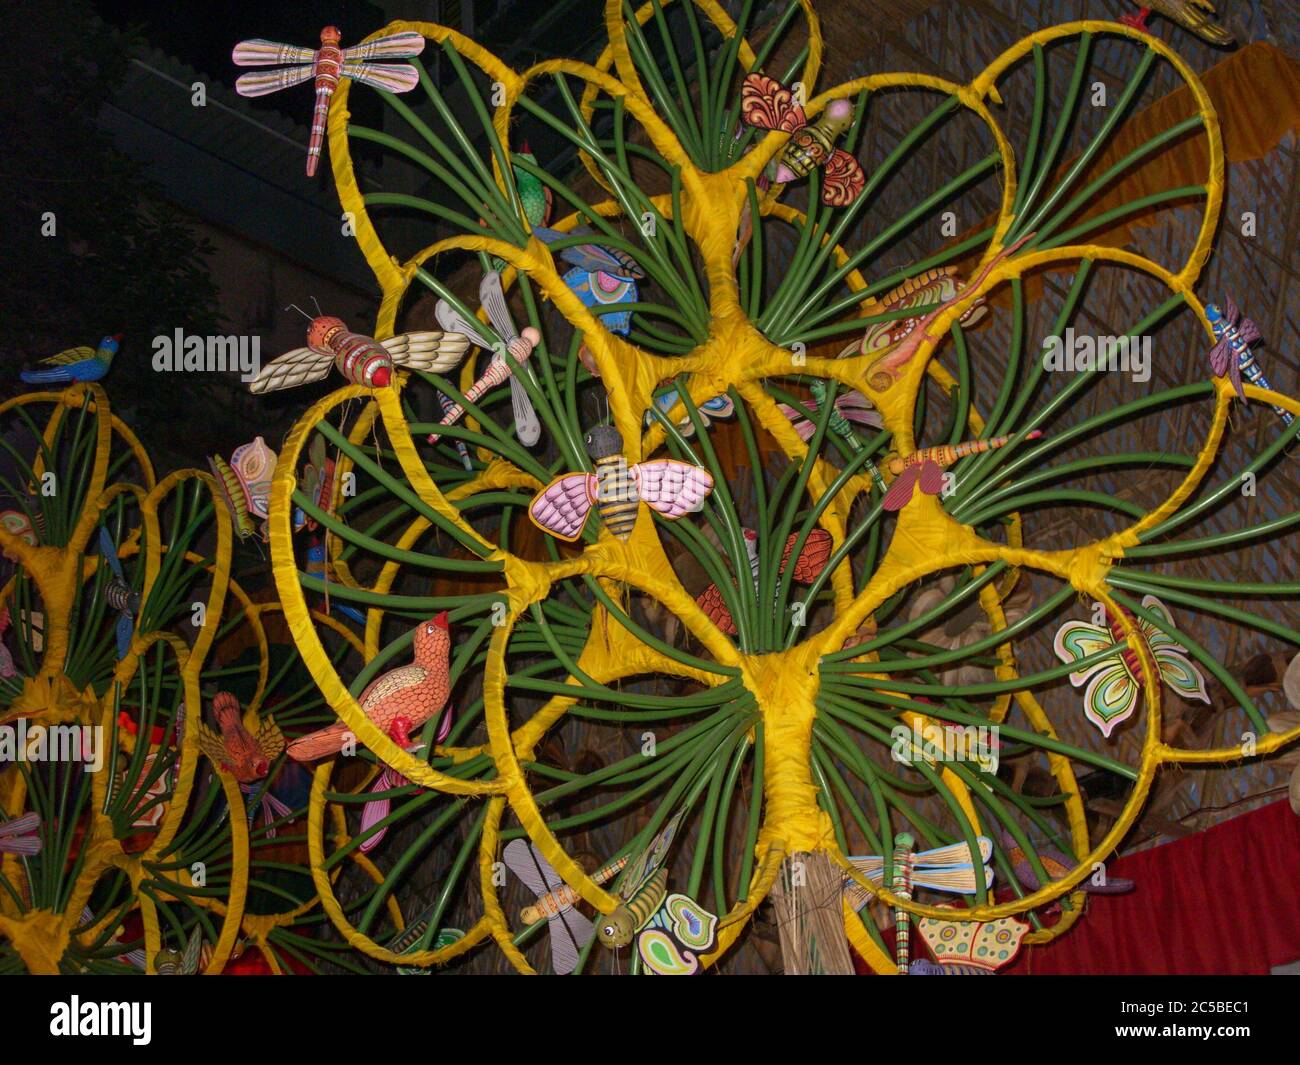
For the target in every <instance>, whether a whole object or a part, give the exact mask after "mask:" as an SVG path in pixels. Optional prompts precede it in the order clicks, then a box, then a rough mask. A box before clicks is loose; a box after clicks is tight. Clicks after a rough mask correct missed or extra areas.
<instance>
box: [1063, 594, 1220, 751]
mask: <svg viewBox="0 0 1300 1065" xmlns="http://www.w3.org/2000/svg"><path fill="white" fill-rule="evenodd" d="M1142 607H1143V609H1144V610H1146V611H1147V612H1148V613H1151V614H1154V615H1155V616H1156V617H1158V618H1159V619H1160V621H1161V624H1160V626H1159V627H1157V626H1155V625H1153V624H1151V622H1149V621H1147V620H1146V619H1145V618H1138V617H1134V616H1133V615H1132V614H1129V613H1128V611H1124V613H1125V614H1126V615H1127V616H1128V619H1129V621H1131V622H1132V623H1133V624H1134V625H1135V626H1136V627H1137V630H1138V632H1139V633H1141V635H1142V638H1143V639H1144V640H1145V641H1146V645H1147V648H1148V650H1150V652H1151V657H1152V658H1153V659H1154V660H1155V663H1156V667H1157V669H1159V671H1160V677H1161V679H1162V680H1163V681H1164V682H1165V683H1166V684H1168V685H1169V687H1170V688H1172V689H1173V690H1174V691H1176V692H1177V693H1178V694H1179V695H1181V696H1182V697H1183V698H1184V699H1200V700H1201V701H1202V702H1206V703H1208V702H1209V701H1210V696H1209V693H1208V692H1207V691H1206V690H1205V677H1204V676H1202V675H1201V671H1200V670H1199V669H1197V668H1196V666H1194V665H1193V664H1192V662H1191V660H1190V659H1189V658H1188V657H1187V656H1186V655H1185V654H1183V652H1182V648H1181V645H1179V644H1178V643H1177V642H1176V641H1175V640H1174V639H1173V637H1171V636H1169V635H1168V630H1171V629H1176V628H1177V627H1178V626H1177V625H1175V624H1174V619H1173V616H1172V615H1171V614H1170V613H1169V608H1168V607H1166V606H1165V604H1164V603H1162V602H1160V600H1159V599H1157V598H1156V597H1155V596H1154V595H1148V596H1144V597H1143V599H1142ZM1103 610H1104V608H1103ZM1104 613H1105V618H1106V624H1104V625H1095V624H1093V623H1092V622H1088V621H1067V622H1066V623H1065V624H1064V625H1062V626H1061V627H1060V629H1059V630H1057V633H1056V639H1055V640H1054V641H1053V644H1052V646H1053V649H1054V650H1055V651H1056V655H1057V657H1058V658H1059V659H1060V660H1061V661H1062V662H1078V661H1081V660H1083V659H1085V658H1088V657H1090V656H1091V655H1095V654H1097V653H1098V652H1100V651H1104V650H1105V649H1106V648H1108V647H1118V648H1120V653H1119V656H1118V657H1117V658H1107V659H1105V660H1103V661H1101V662H1097V663H1094V664H1093V665H1091V666H1088V667H1087V668H1086V669H1084V670H1082V671H1080V672H1077V673H1071V674H1070V683H1071V684H1073V685H1074V686H1075V687H1076V688H1080V687H1083V685H1085V684H1086V685H1087V688H1086V689H1085V690H1084V693H1083V713H1084V716H1085V717H1087V719H1088V720H1089V721H1091V722H1092V723H1093V724H1094V725H1096V726H1097V727H1098V728H1099V729H1101V734H1102V735H1103V736H1107V737H1109V736H1110V734H1111V732H1112V731H1113V730H1114V728H1115V726H1116V725H1118V724H1119V723H1120V722H1122V721H1127V720H1128V719H1129V718H1130V717H1132V716H1133V711H1134V710H1135V709H1136V708H1137V704H1138V697H1139V696H1140V695H1141V694H1142V667H1141V665H1140V664H1139V661H1138V655H1137V652H1136V651H1134V650H1133V649H1132V648H1131V647H1129V646H1128V645H1127V641H1126V640H1125V637H1124V631H1123V629H1121V628H1120V624H1119V621H1118V620H1117V619H1116V618H1114V617H1113V616H1112V615H1111V614H1110V612H1109V611H1104Z"/></svg>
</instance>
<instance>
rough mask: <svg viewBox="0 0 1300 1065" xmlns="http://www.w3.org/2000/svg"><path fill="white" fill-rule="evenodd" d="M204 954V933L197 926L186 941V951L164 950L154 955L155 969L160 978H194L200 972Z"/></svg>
mask: <svg viewBox="0 0 1300 1065" xmlns="http://www.w3.org/2000/svg"><path fill="white" fill-rule="evenodd" d="M202 953H203V933H202V930H201V929H200V928H199V927H198V926H197V925H196V926H195V928H194V930H193V931H192V932H190V938H189V939H187V940H186V941H185V951H184V953H182V952H181V951H179V950H171V949H164V950H160V951H159V952H158V953H157V954H155V955H154V959H153V967H154V971H155V972H157V974H158V975H159V976H193V975H194V974H195V973H197V972H198V971H199V963H200V960H201V955H202Z"/></svg>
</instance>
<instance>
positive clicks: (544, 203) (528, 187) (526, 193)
mask: <svg viewBox="0 0 1300 1065" xmlns="http://www.w3.org/2000/svg"><path fill="white" fill-rule="evenodd" d="M514 158H515V159H522V160H523V161H524V162H526V163H531V164H532V165H533V166H536V165H537V157H536V156H535V155H533V153H532V152H531V151H529V150H528V142H527V141H524V142H523V144H521V145H520V146H519V151H517V152H515V153H514ZM510 169H511V171H513V173H514V175H515V191H516V192H518V193H519V203H520V206H522V207H523V209H524V218H525V219H527V221H528V228H529V229H542V228H544V227H545V226H547V225H549V224H550V221H551V207H552V206H553V204H554V200H555V197H554V194H553V193H552V192H551V187H550V186H549V185H547V184H546V182H544V181H542V179H541V178H538V177H534V176H533V175H532V174H530V173H528V171H527V170H525V169H524V168H523V167H521V166H518V165H515V164H513V163H512V164H511V166H510ZM506 265H507V264H506V261H505V260H504V259H497V258H493V260H492V269H493V270H495V271H497V273H500V272H501V271H502V270H504V269H505V268H506Z"/></svg>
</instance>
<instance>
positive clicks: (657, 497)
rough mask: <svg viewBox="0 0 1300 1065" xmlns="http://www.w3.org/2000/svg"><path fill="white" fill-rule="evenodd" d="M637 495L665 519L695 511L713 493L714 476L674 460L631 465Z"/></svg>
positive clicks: (687, 463) (700, 468)
mask: <svg viewBox="0 0 1300 1065" xmlns="http://www.w3.org/2000/svg"><path fill="white" fill-rule="evenodd" d="M632 477H633V479H634V480H635V482H636V488H637V494H638V495H639V496H640V497H641V498H642V499H644V500H645V501H646V503H647V504H649V505H650V506H651V507H653V508H654V509H655V510H657V511H658V512H659V513H660V514H662V515H663V516H664V517H665V518H671V519H674V520H675V519H677V518H680V517H682V516H683V515H684V514H690V513H693V512H694V511H698V510H699V509H700V508H701V507H702V506H703V505H704V500H705V499H707V498H708V495H709V493H710V492H712V491H713V475H712V474H710V473H709V471H708V470H706V469H703V468H702V467H700V466H692V465H691V464H690V463H689V462H679V461H677V460H676V459H656V460H655V461H653V462H638V463H636V464H635V465H634V466H632Z"/></svg>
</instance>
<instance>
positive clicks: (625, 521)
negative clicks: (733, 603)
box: [528, 425, 713, 541]
mask: <svg viewBox="0 0 1300 1065" xmlns="http://www.w3.org/2000/svg"><path fill="white" fill-rule="evenodd" d="M584 442H585V443H586V445H587V454H589V455H590V456H591V458H592V461H593V462H595V464H596V472H595V473H566V474H565V475H564V476H562V477H557V478H556V479H555V480H554V481H552V482H551V483H550V484H548V485H547V486H546V487H545V488H543V489H542V490H541V491H540V492H538V493H537V495H535V496H534V497H533V501H532V503H530V504H529V506H528V515H529V517H531V518H532V519H533V522H534V523H535V524H536V525H537V526H538V527H540V528H541V529H543V530H545V531H546V532H548V533H550V534H551V535H552V536H555V537H558V538H559V539H561V540H569V541H573V540H576V539H577V538H578V537H579V536H581V535H582V528H583V526H584V525H586V524H587V518H588V517H589V516H590V515H591V508H592V506H593V505H594V506H595V508H596V510H597V511H599V513H600V520H601V521H603V522H604V523H605V527H606V528H607V529H609V531H610V532H611V533H613V534H614V535H615V536H617V537H618V538H619V539H620V540H623V541H626V540H627V539H628V538H629V537H631V535H632V527H633V526H634V525H635V524H636V517H637V510H638V505H639V504H640V503H642V502H645V503H648V504H649V505H650V506H651V507H653V508H654V509H655V510H657V511H658V512H659V513H660V514H662V515H663V516H664V517H665V518H668V519H669V520H672V521H675V520H677V519H678V518H680V517H682V516H683V515H685V514H689V513H691V512H692V511H696V510H699V509H700V507H702V506H703V505H704V500H705V499H706V498H708V495H709V493H710V492H712V491H713V475H712V474H710V473H709V471H708V470H706V469H704V468H703V467H701V466H692V465H691V464H690V463H688V462H679V461H678V460H676V459H654V460H652V461H650V462H637V463H633V464H632V465H631V466H629V465H628V463H627V460H626V459H624V458H623V438H622V436H620V435H619V432H618V430H617V429H615V428H614V427H613V426H612V425H598V426H596V427H595V428H593V429H592V430H591V431H590V432H589V433H588V434H587V437H586V440H585V441H584Z"/></svg>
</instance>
